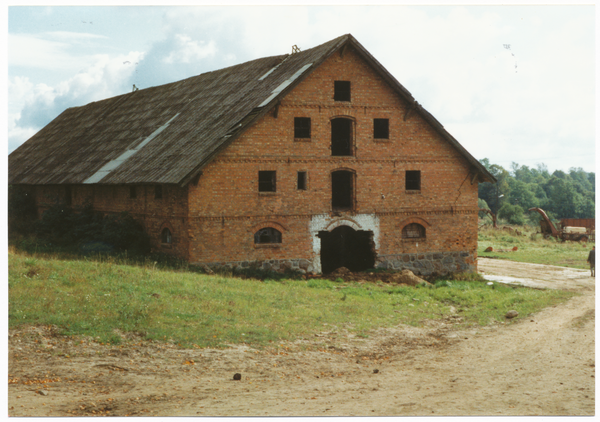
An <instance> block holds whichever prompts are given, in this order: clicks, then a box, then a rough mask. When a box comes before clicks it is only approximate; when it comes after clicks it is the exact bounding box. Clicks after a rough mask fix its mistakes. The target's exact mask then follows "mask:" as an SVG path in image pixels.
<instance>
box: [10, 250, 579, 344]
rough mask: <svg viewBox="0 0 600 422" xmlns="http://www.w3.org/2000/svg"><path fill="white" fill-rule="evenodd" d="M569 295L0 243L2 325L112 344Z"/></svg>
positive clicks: (229, 339) (525, 307)
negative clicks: (201, 267) (295, 276)
mask: <svg viewBox="0 0 600 422" xmlns="http://www.w3.org/2000/svg"><path fill="white" fill-rule="evenodd" d="M572 295H573V293H569V292H563V291H550V290H548V291H541V290H534V289H526V288H511V287H506V286H502V285H496V286H494V288H492V287H490V286H487V285H486V284H485V283H483V282H480V281H450V283H448V282H447V281H438V282H437V283H436V284H435V285H434V286H432V287H421V288H414V287H402V286H394V285H387V284H383V283H380V284H355V283H346V282H342V283H337V282H332V281H329V280H322V279H309V280H279V281H275V280H268V279H267V280H264V281H260V280H251V279H246V280H243V279H239V278H234V277H226V276H219V275H213V276H209V275H204V274H198V273H194V272H190V271H186V270H182V269H180V270H177V269H168V268H162V269H157V268H156V265H154V263H148V264H146V265H142V264H139V263H138V264H136V265H132V264H131V263H129V262H127V261H120V260H117V259H115V258H103V259H99V258H96V259H92V258H85V257H79V258H77V259H74V258H72V257H67V258H65V257H61V256H60V255H56V254H55V255H52V254H30V253H26V252H22V251H19V250H17V249H15V248H14V247H11V248H10V249H9V326H10V327H17V326H19V325H23V324H33V325H56V326H58V327H59V328H60V330H61V332H62V334H65V335H75V334H76V335H88V336H92V337H95V338H97V340H98V341H101V342H107V343H120V342H121V341H123V340H122V338H121V336H120V335H119V333H128V332H134V333H138V334H141V335H142V336H144V337H145V338H147V339H153V340H157V341H171V342H174V343H175V344H178V345H181V346H182V347H227V345H229V344H241V343H245V344H251V345H253V346H255V347H262V346H267V345H269V344H270V343H273V342H278V341H293V340H296V339H302V338H308V337H313V336H314V334H315V333H318V332H320V331H324V330H330V329H332V328H334V329H336V330H348V332H351V333H354V334H356V335H359V336H363V337H368V336H369V335H370V334H371V333H372V332H373V330H375V329H377V328H380V327H392V326H396V325H397V324H410V325H419V324H421V323H423V321H425V320H439V319H444V318H446V317H448V316H449V315H451V314H452V311H451V307H453V308H454V310H455V311H456V312H457V313H456V315H459V316H461V317H462V321H463V322H462V324H463V325H465V326H467V325H487V324H490V323H492V322H494V321H504V315H505V314H506V312H507V311H508V310H511V309H515V310H517V311H518V312H519V315H520V316H519V317H520V318H521V317H526V316H527V315H529V314H531V313H533V312H537V311H539V310H540V309H542V308H544V307H547V306H551V305H554V304H557V303H560V302H562V301H564V300H567V299H568V298H569V297H571V296H572Z"/></svg>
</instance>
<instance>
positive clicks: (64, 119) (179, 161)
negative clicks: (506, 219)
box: [9, 34, 495, 185]
mask: <svg viewBox="0 0 600 422" xmlns="http://www.w3.org/2000/svg"><path fill="white" fill-rule="evenodd" d="M347 45H351V46H352V47H353V48H355V50H356V51H357V52H358V53H359V54H360V55H361V56H362V57H363V58H364V59H365V60H366V61H367V62H368V63H370V64H371V66H373V68H374V69H375V70H376V71H378V72H379V73H380V74H381V76H382V77H383V78H384V79H385V80H386V81H387V82H388V83H389V84H390V86H391V87H392V88H393V89H394V90H395V91H396V92H398V94H399V95H400V96H401V97H402V98H404V99H405V100H406V101H407V102H409V103H411V104H413V105H415V106H416V107H415V108H416V110H417V111H418V112H420V113H421V114H422V115H423V117H424V118H425V119H426V120H427V121H429V122H430V123H431V124H432V125H433V126H434V128H436V130H438V132H440V133H441V134H442V135H443V136H444V137H445V138H446V139H447V140H448V141H449V142H450V143H451V144H452V145H454V147H456V148H457V149H458V150H459V151H460V152H461V153H462V154H463V155H464V156H465V158H466V159H467V160H468V161H469V162H470V163H471V165H472V167H473V168H474V170H475V171H476V172H477V173H479V174H480V175H481V179H483V180H488V181H495V179H494V177H493V176H492V175H491V174H490V173H489V172H488V171H487V170H486V169H485V167H483V166H482V165H481V164H480V163H479V162H478V161H477V160H476V159H475V158H473V157H472V156H471V155H470V154H469V153H468V152H467V151H466V150H465V149H464V148H463V147H462V146H461V145H460V144H459V143H458V142H457V141H456V140H455V139H454V138H453V137H452V136H451V135H450V134H449V133H448V132H447V131H446V130H445V129H444V128H443V127H442V125H441V124H440V123H439V122H438V121H437V120H436V119H435V118H433V116H431V115H430V114H429V113H427V112H426V111H425V110H424V109H422V108H421V107H420V106H419V105H418V104H417V103H416V101H415V100H414V98H413V97H412V95H410V93H409V92H408V91H407V90H406V89H405V88H404V87H403V86H402V85H401V84H400V83H399V82H398V81H396V79H395V78H394V77H393V76H392V75H391V74H390V73H389V72H388V71H387V70H386V69H385V68H384V67H383V66H381V64H379V62H378V61H377V60H375V58H374V57H373V56H371V54H369V53H368V52H367V51H366V50H365V49H364V48H363V47H362V46H361V45H360V44H359V43H358V41H356V40H355V39H354V37H352V36H351V35H349V34H348V35H344V36H341V37H339V38H336V39H334V40H332V41H329V42H327V43H325V44H322V45H320V46H318V47H315V48H311V49H309V50H305V51H302V52H299V53H295V54H291V55H282V56H274V57H266V58H262V59H258V60H253V61H250V62H247V63H243V64H240V65H236V66H232V67H228V68H225V69H221V70H217V71H213V72H207V73H203V74H201V75H198V76H194V77H191V78H188V79H184V80H182V81H179V82H174V83H171V84H167V85H161V86H157V87H153V88H147V89H143V90H139V91H135V92H132V93H129V94H125V95H121V96H118V97H114V98H109V99H106V100H103V101H98V102H93V103H90V104H88V105H85V106H82V107H74V108H69V109H67V110H65V111H64V112H63V113H61V114H60V115H59V116H58V117H57V118H56V119H54V120H53V121H52V122H50V123H49V124H48V125H47V126H46V127H44V128H43V129H42V130H40V131H39V132H38V133H36V134H35V135H34V136H33V137H32V138H31V139H29V140H28V141H27V142H25V143H24V144H23V145H21V146H20V147H19V148H17V149H16V150H15V151H14V152H13V153H11V154H10V156H9V183H10V184H90V183H100V184H135V183H170V184H179V185H185V184H187V183H188V182H189V181H190V180H192V179H193V178H194V177H195V176H196V175H197V174H198V173H199V172H200V171H201V169H202V168H203V167H204V166H205V165H206V164H207V163H209V162H210V160H212V159H213V158H214V157H215V156H216V155H217V154H219V152H220V151H222V150H223V149H224V148H226V147H227V146H228V145H229V144H230V143H231V142H232V141H233V140H234V139H236V138H237V136H239V135H240V134H241V133H243V132H244V130H245V129H247V128H248V127H250V126H251V125H252V124H253V123H254V122H255V121H256V120H257V119H258V118H260V117H261V116H263V115H264V114H265V113H267V112H268V111H269V110H270V109H272V108H273V107H274V106H275V105H276V104H277V103H278V102H279V100H280V99H281V98H282V97H283V96H285V95H286V94H287V92H288V91H289V90H290V89H292V88H293V87H294V86H296V85H297V84H298V83H299V82H301V81H302V80H303V79H304V78H305V77H306V76H307V75H308V74H310V73H311V72H312V70H313V69H315V68H317V67H318V66H319V65H320V64H321V63H322V62H323V61H324V60H326V59H327V58H328V57H329V56H331V54H333V53H335V52H336V51H338V50H339V49H341V48H346V46H347Z"/></svg>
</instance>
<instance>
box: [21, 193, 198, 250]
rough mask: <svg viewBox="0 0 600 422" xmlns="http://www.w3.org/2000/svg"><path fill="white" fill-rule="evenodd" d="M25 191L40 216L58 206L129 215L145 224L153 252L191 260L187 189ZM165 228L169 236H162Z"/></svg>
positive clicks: (76, 209) (75, 209)
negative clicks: (30, 196)
mask: <svg viewBox="0 0 600 422" xmlns="http://www.w3.org/2000/svg"><path fill="white" fill-rule="evenodd" d="M157 186H159V187H157ZM24 188H25V189H26V190H27V191H28V193H29V194H31V195H32V196H33V198H34V199H35V202H36V204H37V208H38V217H41V216H42V214H43V213H44V211H46V210H47V209H48V208H50V207H51V206H53V205H55V204H59V203H60V204H65V205H68V206H70V207H71V208H73V210H74V211H76V212H78V211H81V210H82V209H83V208H84V207H85V206H86V205H87V204H90V205H91V206H92V207H93V209H94V210H96V211H98V212H101V213H102V214H119V213H122V212H128V213H129V214H131V216H132V217H133V218H135V219H136V220H137V221H139V222H140V223H142V224H143V226H144V228H145V229H146V231H147V233H148V234H149V236H150V239H151V242H152V248H153V250H154V251H158V252H163V253H166V254H170V255H176V256H180V257H182V258H184V259H187V258H188V243H189V241H188V222H187V211H188V206H187V188H180V187H178V186H173V185H136V186H124V185H38V186H24ZM165 229H167V230H168V231H169V233H170V236H168V237H167V236H163V235H164V234H166V233H163V231H164V230H165ZM163 240H164V241H163Z"/></svg>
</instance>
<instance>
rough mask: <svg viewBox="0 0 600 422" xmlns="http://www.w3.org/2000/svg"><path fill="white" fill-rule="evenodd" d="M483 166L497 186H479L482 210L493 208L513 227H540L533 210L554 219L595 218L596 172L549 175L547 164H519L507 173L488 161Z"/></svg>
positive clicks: (578, 169)
mask: <svg viewBox="0 0 600 422" xmlns="http://www.w3.org/2000/svg"><path fill="white" fill-rule="evenodd" d="M480 163H481V164H483V165H484V166H485V168H486V169H487V170H488V171H489V172H490V173H491V174H492V175H493V176H494V177H496V179H497V180H498V183H497V184H492V183H487V182H486V183H480V184H479V208H485V209H490V210H491V211H492V212H494V213H495V214H496V215H497V216H498V218H503V219H505V220H506V221H508V223H510V224H525V223H529V224H537V222H538V221H539V219H540V216H539V214H538V213H536V212H533V211H532V212H528V211H527V210H528V209H529V208H533V207H539V208H541V209H543V210H544V211H546V214H548V217H550V218H551V219H553V220H557V219H561V218H594V217H595V207H596V206H595V204H596V193H595V192H596V174H595V173H587V172H585V171H584V170H583V169H581V168H571V169H569V172H568V173H565V172H564V171H561V170H556V171H554V172H553V173H552V174H550V172H549V171H548V168H547V167H546V165H545V164H538V166H537V167H536V168H529V167H527V166H520V165H519V164H517V163H512V164H511V169H510V170H506V169H504V168H503V167H502V166H499V165H498V164H490V160H489V159H487V158H484V159H483V160H480Z"/></svg>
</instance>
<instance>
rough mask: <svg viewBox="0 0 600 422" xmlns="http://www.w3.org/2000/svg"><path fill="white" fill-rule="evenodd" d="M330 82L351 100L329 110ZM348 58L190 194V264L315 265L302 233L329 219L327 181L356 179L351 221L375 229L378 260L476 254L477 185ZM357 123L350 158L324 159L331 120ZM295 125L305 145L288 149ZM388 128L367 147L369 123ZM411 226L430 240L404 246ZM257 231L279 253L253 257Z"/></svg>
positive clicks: (218, 163)
mask: <svg viewBox="0 0 600 422" xmlns="http://www.w3.org/2000/svg"><path fill="white" fill-rule="evenodd" d="M335 80H349V81H351V84H352V88H351V89H352V100H351V102H350V103H347V102H336V101H333V85H334V81H335ZM406 111H407V104H405V103H404V101H403V100H401V99H400V98H399V97H398V96H397V95H396V94H395V93H394V92H393V91H392V90H391V88H390V87H389V86H388V85H387V84H386V83H385V82H384V81H383V80H382V79H381V78H380V77H379V76H378V75H377V74H376V73H375V72H374V71H373V70H372V69H371V68H370V67H369V66H368V65H366V64H365V63H364V62H363V61H362V60H361V59H360V58H359V57H358V56H357V55H356V54H355V53H353V52H352V51H350V52H346V54H345V55H344V57H341V56H340V55H339V54H335V55H334V56H333V57H331V58H330V59H328V60H327V61H326V62H325V63H324V64H323V65H321V66H320V67H319V68H318V69H316V70H315V71H314V72H313V73H312V74H311V75H309V76H308V77H307V78H306V79H305V80H304V81H303V82H302V83H301V84H299V85H298V86H297V87H296V88H295V89H294V90H293V91H292V92H291V93H290V94H288V95H287V96H286V97H285V98H284V100H283V101H282V102H281V105H280V106H279V109H278V114H277V117H276V118H275V117H274V115H273V114H269V115H267V116H265V117H264V118H262V119H261V120H260V121H259V122H258V123H257V124H255V125H254V126H253V127H252V128H250V129H249V130H248V131H247V132H246V133H244V135H243V136H242V137H240V138H239V139H237V140H236V141H235V142H234V143H233V144H232V145H231V146H230V147H229V148H228V149H227V150H225V151H224V152H223V153H222V154H221V155H220V156H218V157H217V159H215V161H213V162H212V163H211V164H209V165H208V166H207V167H206V168H205V169H204V172H203V175H202V177H201V178H200V180H199V183H198V186H191V187H190V216H193V217H191V219H190V226H191V227H192V230H191V231H192V232H194V233H196V235H195V238H194V239H192V240H191V243H190V260H191V261H192V262H228V261H242V260H244V259H245V258H247V259H249V260H265V259H290V258H303V259H312V258H314V253H313V247H312V243H313V239H312V238H311V237H310V235H309V233H308V226H309V223H310V219H311V217H312V216H313V215H317V214H324V213H330V212H331V176H330V174H331V171H333V170H336V169H340V168H345V169H351V170H353V171H354V172H355V174H356V186H355V199H356V209H355V213H358V214H375V215H377V216H378V217H379V221H380V239H379V249H378V251H377V253H378V255H382V256H384V255H395V254H403V253H416V252H421V253H425V252H464V251H467V252H469V254H470V256H471V258H469V259H472V258H474V257H475V253H476V245H477V244H476V236H477V183H475V184H471V178H470V177H468V176H469V165H468V163H467V161H466V159H464V158H463V157H462V155H461V154H460V153H459V152H458V151H457V150H455V149H454V148H453V147H452V146H451V145H450V144H449V143H448V142H447V141H445V140H444V139H443V138H442V137H441V136H440V135H439V134H438V133H437V132H436V131H435V130H434V129H433V128H431V127H430V126H429V125H428V124H427V123H426V122H425V121H424V120H423V119H422V118H421V117H420V116H419V114H418V113H417V112H414V111H413V112H412V113H411V114H410V116H409V118H408V119H407V120H406V121H405V120H404V116H405V113H406ZM336 116H345V117H348V118H351V119H352V120H353V121H354V145H355V156H353V157H332V156H331V150H330V145H331V126H330V121H331V119H332V118H333V117H336ZM294 117H310V118H311V139H310V140H309V141H308V142H307V141H302V142H298V141H295V140H294ZM374 118H388V119H389V122H390V124H389V126H390V137H389V140H374V139H373V119H374ZM259 170H275V171H277V192H276V193H259V192H258V171H259ZM406 170H420V171H421V191H420V192H419V193H410V192H408V193H407V191H406V190H405V172H406ZM297 171H307V172H308V190H306V191H298V190H297V189H296V172H297ZM411 217H418V218H420V219H422V220H423V221H424V222H425V223H426V224H425V223H424V224H423V225H426V226H427V238H426V240H424V241H420V243H419V247H418V251H417V250H416V249H417V248H416V247H415V244H416V242H414V241H403V240H402V239H401V236H400V234H401V229H402V227H403V222H404V223H406V220H407V219H409V218H411ZM261 221H273V222H277V223H279V224H280V225H282V226H284V227H286V230H285V231H284V232H283V233H284V238H283V242H282V244H281V245H280V247H278V248H257V247H256V246H255V245H254V242H253V237H252V232H251V229H252V228H254V227H256V226H257V225H260V222H261Z"/></svg>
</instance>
